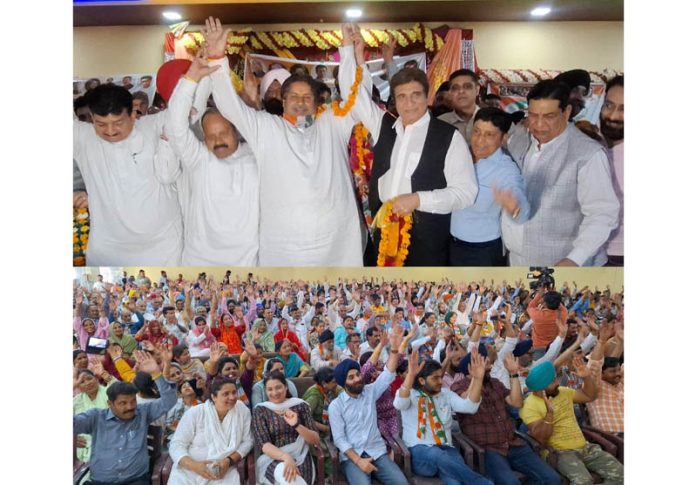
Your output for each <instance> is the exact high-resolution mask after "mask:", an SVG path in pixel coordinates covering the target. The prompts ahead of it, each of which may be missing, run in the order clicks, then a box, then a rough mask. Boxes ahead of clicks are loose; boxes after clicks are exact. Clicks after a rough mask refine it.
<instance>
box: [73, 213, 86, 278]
mask: <svg viewBox="0 0 696 485" xmlns="http://www.w3.org/2000/svg"><path fill="white" fill-rule="evenodd" d="M88 242H89V211H88V210H87V209H74V210H73V266H84V265H85V263H86V257H85V254H86V252H87V243H88Z"/></svg>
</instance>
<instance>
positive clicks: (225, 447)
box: [168, 379, 254, 485]
mask: <svg viewBox="0 0 696 485" xmlns="http://www.w3.org/2000/svg"><path fill="white" fill-rule="evenodd" d="M253 446H254V442H253V439H252V437H251V412H250V411H249V409H248V408H247V407H246V406H244V405H243V404H238V403H237V385H236V384H235V382H234V381H233V380H231V379H218V380H216V381H215V382H214V383H213V385H212V388H211V396H210V400H208V401H206V402H205V403H204V404H202V405H199V406H196V407H193V408H191V409H189V410H188V411H186V412H185V413H184V415H183V416H182V418H181V421H180V422H179V426H178V427H177V428H176V431H175V432H174V436H173V437H172V440H171V443H170V445H169V454H170V456H171V458H172V461H173V463H174V465H173V466H172V474H171V476H170V477H169V482H168V483H169V485H206V484H210V483H215V484H216V485H217V484H220V485H239V484H240V480H239V473H238V472H237V466H236V464H237V463H238V462H239V461H240V460H242V459H243V458H244V456H246V455H247V453H249V451H251V449H252V447H253ZM215 468H217V474H216V473H215V470H214V469H215Z"/></svg>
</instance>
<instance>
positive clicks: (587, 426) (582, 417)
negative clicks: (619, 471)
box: [578, 404, 624, 464]
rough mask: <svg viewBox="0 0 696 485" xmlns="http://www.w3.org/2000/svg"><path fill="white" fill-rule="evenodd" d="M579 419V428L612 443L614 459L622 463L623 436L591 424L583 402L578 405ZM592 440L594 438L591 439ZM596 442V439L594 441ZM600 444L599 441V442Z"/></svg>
mask: <svg viewBox="0 0 696 485" xmlns="http://www.w3.org/2000/svg"><path fill="white" fill-rule="evenodd" d="M578 414H579V419H578V422H579V423H580V428H582V430H583V432H585V431H587V432H588V433H591V434H592V435H594V436H598V437H599V438H601V439H605V440H607V441H609V442H610V443H612V444H614V445H615V446H616V454H615V455H614V456H616V459H617V460H619V462H621V463H622V464H623V462H624V440H623V438H621V437H619V436H616V435H615V434H612V433H609V432H607V431H602V430H601V429H599V428H595V427H594V426H592V424H591V423H590V416H589V413H588V412H587V407H586V406H585V405H584V404H581V405H580V407H579V413H578ZM592 441H594V440H592ZM595 443H597V441H595ZM600 446H601V443H600Z"/></svg>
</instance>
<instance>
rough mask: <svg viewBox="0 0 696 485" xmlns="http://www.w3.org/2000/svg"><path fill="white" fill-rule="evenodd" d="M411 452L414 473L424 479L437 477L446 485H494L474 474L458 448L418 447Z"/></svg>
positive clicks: (439, 446) (440, 446)
mask: <svg viewBox="0 0 696 485" xmlns="http://www.w3.org/2000/svg"><path fill="white" fill-rule="evenodd" d="M409 450H410V451H411V466H412V468H413V473H415V474H416V475H421V476H424V477H434V476H437V477H438V478H439V479H440V480H442V481H443V482H444V484H445V485H460V484H461V483H466V484H474V485H493V484H492V483H491V481H490V480H488V479H487V478H485V477H484V476H482V475H479V474H478V473H476V472H474V471H473V470H472V469H471V468H469V467H468V466H467V465H466V463H465V462H464V458H462V455H460V454H459V452H458V451H457V449H456V448H453V447H451V446H443V445H433V446H427V445H416V446H413V447H411V448H409Z"/></svg>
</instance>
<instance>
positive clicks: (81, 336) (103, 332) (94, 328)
mask: <svg viewBox="0 0 696 485" xmlns="http://www.w3.org/2000/svg"><path fill="white" fill-rule="evenodd" d="M100 312H101V313H100V315H102V316H100V317H99V323H98V325H95V324H94V320H92V319H91V318H85V319H84V320H83V319H82V318H80V317H79V316H77V315H76V316H75V319H74V320H73V327H74V329H75V335H77V340H78V341H79V342H80V348H81V349H82V350H87V342H88V341H89V338H90V337H98V338H103V339H108V338H109V320H107V319H106V316H105V314H104V311H103V310H101V311H100Z"/></svg>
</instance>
